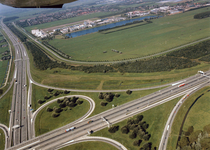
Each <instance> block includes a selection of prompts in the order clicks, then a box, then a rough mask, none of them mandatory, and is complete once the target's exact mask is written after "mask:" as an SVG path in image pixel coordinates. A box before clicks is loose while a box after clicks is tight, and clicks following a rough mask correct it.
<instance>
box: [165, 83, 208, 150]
mask: <svg viewBox="0 0 210 150" xmlns="http://www.w3.org/2000/svg"><path fill="white" fill-rule="evenodd" d="M209 89H210V87H209V86H207V87H204V88H202V89H200V90H199V91H197V92H196V93H194V94H192V95H190V97H189V98H188V99H187V100H186V101H185V102H184V103H183V104H182V106H181V108H180V109H179V111H178V112H177V115H176V117H175V119H174V122H173V125H172V128H171V134H170V136H169V139H168V145H167V149H171V150H172V149H173V150H175V149H176V143H177V140H178V135H179V130H180V126H181V123H182V121H183V119H184V116H185V114H186V112H187V110H188V108H189V107H190V106H191V105H192V103H193V102H194V100H195V99H196V98H197V97H198V96H199V95H201V94H202V93H204V92H206V91H207V90H209ZM209 96H210V95H209V93H206V94H205V95H204V96H203V97H201V98H200V99H199V100H198V101H197V102H196V103H195V105H194V106H193V107H192V109H191V111H190V112H189V114H188V116H187V120H186V122H185V124H184V130H186V129H187V128H188V127H189V126H190V125H193V126H194V131H196V130H199V129H201V130H202V129H203V127H204V126H205V125H207V124H209V121H208V116H207V115H208V114H209V110H208V108H209V107H208V103H209V101H208V97H209ZM202 102H206V103H202ZM204 104H205V105H204ZM194 107H195V108H194ZM198 107H199V109H198ZM205 110H206V112H205ZM199 115H200V116H199ZM201 116H202V117H201ZM206 117H207V118H206Z"/></svg>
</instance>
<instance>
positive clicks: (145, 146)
mask: <svg viewBox="0 0 210 150" xmlns="http://www.w3.org/2000/svg"><path fill="white" fill-rule="evenodd" d="M151 147H152V143H151V142H149V143H145V144H144V145H143V146H142V148H143V149H145V150H147V149H151Z"/></svg>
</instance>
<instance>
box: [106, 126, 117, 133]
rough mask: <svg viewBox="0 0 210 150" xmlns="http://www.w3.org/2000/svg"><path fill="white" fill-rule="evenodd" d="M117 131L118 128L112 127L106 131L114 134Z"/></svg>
mask: <svg viewBox="0 0 210 150" xmlns="http://www.w3.org/2000/svg"><path fill="white" fill-rule="evenodd" d="M118 130H119V126H112V127H110V128H109V129H108V131H109V132H110V133H115V132H116V131H118Z"/></svg>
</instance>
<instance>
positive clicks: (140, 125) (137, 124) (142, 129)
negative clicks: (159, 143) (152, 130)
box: [121, 115, 152, 150]
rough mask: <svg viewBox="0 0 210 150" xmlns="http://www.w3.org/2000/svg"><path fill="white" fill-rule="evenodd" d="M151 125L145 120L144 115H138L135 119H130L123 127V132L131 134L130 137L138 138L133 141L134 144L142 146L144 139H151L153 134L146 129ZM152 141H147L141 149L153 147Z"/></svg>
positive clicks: (145, 149)
mask: <svg viewBox="0 0 210 150" xmlns="http://www.w3.org/2000/svg"><path fill="white" fill-rule="evenodd" d="M148 127H149V124H147V123H146V122H145V121H143V115H137V116H136V117H135V118H134V119H129V120H128V121H127V124H126V125H125V126H123V127H122V128H121V132H122V133H123V134H128V133H130V134H129V138H131V139H137V140H135V141H134V142H133V145H134V146H140V144H141V143H142V141H143V140H144V141H149V139H150V137H151V135H150V134H149V133H148V132H147V131H146V130H147V128H148ZM151 146H152V143H146V144H145V145H143V146H142V147H141V148H140V149H142V150H147V149H151Z"/></svg>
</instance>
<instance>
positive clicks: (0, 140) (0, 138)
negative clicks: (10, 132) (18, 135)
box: [0, 129, 5, 150]
mask: <svg viewBox="0 0 210 150" xmlns="http://www.w3.org/2000/svg"><path fill="white" fill-rule="evenodd" d="M4 142H5V135H4V131H3V130H2V129H0V150H4V148H5V147H4V146H5V145H4V144H5V143H4Z"/></svg>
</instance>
